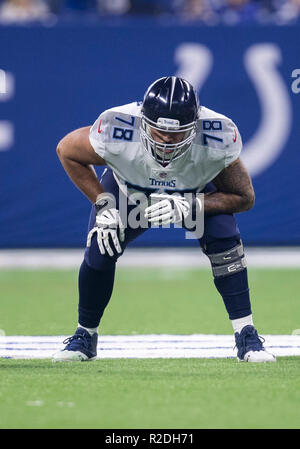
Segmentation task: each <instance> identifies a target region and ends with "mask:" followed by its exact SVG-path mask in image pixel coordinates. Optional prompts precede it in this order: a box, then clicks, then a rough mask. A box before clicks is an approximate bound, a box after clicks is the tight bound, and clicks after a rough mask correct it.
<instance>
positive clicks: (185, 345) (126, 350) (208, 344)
mask: <svg viewBox="0 0 300 449" xmlns="http://www.w3.org/2000/svg"><path fill="white" fill-rule="evenodd" d="M65 338H67V337H66V336H20V335H18V336H6V337H5V336H2V337H0V357H3V358H13V359H48V358H51V356H52V354H53V353H54V352H56V351H58V350H59V349H62V348H63V347H64V345H63V343H62V342H63V340H64V339H65ZM263 338H264V339H265V343H264V346H265V348H266V349H267V350H269V351H270V352H271V353H272V354H274V355H275V356H278V357H285V356H299V355H300V335H263ZM234 345H235V342H234V337H233V335H206V334H194V335H167V334H166V335H165V334H160V335H102V336H100V337H99V343H98V359H107V358H108V359H114V358H234V357H236V350H234Z"/></svg>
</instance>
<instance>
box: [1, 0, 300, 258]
mask: <svg viewBox="0 0 300 449" xmlns="http://www.w3.org/2000/svg"><path fill="white" fill-rule="evenodd" d="M299 17H300V1H299V0H283V1H279V0H261V1H249V0H172V1H171V0H65V1H61V0H47V1H46V0H43V1H42V0H2V1H0V24H1V25H0V74H1V76H0V159H1V160H0V167H1V168H0V170H1V196H0V248H1V249H2V250H4V249H5V250H8V249H12V248H14V249H16V248H23V249H25V248H27V249H32V248H36V249H38V248H82V247H83V246H84V244H85V238H86V228H87V220H88V215H89V209H90V205H89V202H88V201H87V200H86V199H85V198H84V197H83V196H82V195H81V194H80V193H79V192H78V191H77V190H76V188H75V187H74V186H73V185H72V184H71V182H70V181H69V179H68V178H67V176H66V175H65V173H64V171H63V169H62V167H61V165H60V163H59V161H58V158H57V156H56V154H55V149H56V144H57V143H58V141H59V140H60V139H61V138H62V137H63V136H64V135H65V134H66V133H67V132H69V131H71V130H73V129H75V128H77V127H80V126H86V125H88V124H92V123H93V122H94V120H96V118H97V116H98V115H99V114H100V113H101V112H102V111H103V110H105V109H106V108H109V107H112V106H115V105H119V104H125V103H128V102H131V101H136V100H141V99H142V97H143V94H144V91H145V89H146V87H147V86H148V85H149V84H150V83H151V82H152V81H153V80H155V79H156V78H158V77H160V76H165V75H168V74H177V75H181V76H183V77H185V78H187V79H188V80H189V81H190V82H192V83H193V84H194V86H195V87H196V88H197V90H198V92H199V97H200V102H201V103H202V104H203V105H205V106H207V107H209V108H211V109H214V110H216V111H219V112H222V113H223V114H225V115H228V116H229V117H231V118H232V119H233V120H234V121H235V122H236V124H237V125H238V126H239V128H240V131H241V134H242V138H243V141H244V149H243V153H242V158H243V160H244V162H245V163H246V165H247V167H248V169H249V171H250V173H251V175H252V177H253V183H254V187H255V191H256V205H255V207H254V208H253V209H252V210H251V211H250V212H248V213H246V214H240V215H238V217H237V218H238V222H239V225H240V230H241V233H242V235H243V239H244V244H245V246H247V247H253V246H255V247H266V246H268V247H270V246H271V247H274V246H275V247H282V246H285V247H289V248H291V247H293V248H295V247H297V245H299V244H300V227H299V218H300V207H299V206H300V199H299V194H298V192H299V188H298V185H299V182H298V173H299V162H300V155H299V138H300V129H299V126H298V123H297V119H298V117H299V113H300V94H299V90H300V81H299V80H300V78H299V77H300V61H299V54H300V51H299V50H300V41H299V29H300V28H299ZM100 173H101V172H99V174H100ZM195 245H196V243H195V241H194V240H186V239H184V238H183V234H182V231H181V230H178V229H175V230H172V231H161V230H156V231H155V230H151V231H149V232H147V233H145V234H144V236H142V237H141V238H140V239H139V240H137V241H136V242H134V243H133V244H132V245H131V246H132V247H135V248H137V247H140V248H145V247H153V246H154V247H162V246H163V247H178V246H184V247H185V248H186V247H193V246H195ZM2 254H3V253H2ZM5 254H7V253H5ZM1 261H3V257H2V258H1Z"/></svg>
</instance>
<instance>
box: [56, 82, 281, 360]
mask: <svg viewBox="0 0 300 449" xmlns="http://www.w3.org/2000/svg"><path fill="white" fill-rule="evenodd" d="M241 149H242V140H241V136H240V133H239V131H238V128H237V126H236V125H235V124H234V123H233V121H232V120H230V119H229V118H228V117H226V116H224V115H222V114H219V113H217V112H214V111H212V110H210V109H208V108H206V107H204V106H200V105H199V100H198V97H197V94H196V92H195V90H194V88H193V87H192V86H191V84H190V83H189V82H187V81H186V80H184V79H182V78H178V77H175V76H169V77H164V78H160V79H158V80H156V81H155V82H154V83H153V84H151V86H150V87H149V88H148V89H147V91H146V93H145V96H144V100H143V102H134V103H130V104H126V105H123V106H119V107H114V108H112V109H109V110H106V111H104V112H103V113H102V114H101V115H100V116H99V117H98V119H97V120H96V121H95V123H94V124H93V126H87V127H84V128H80V129H77V130H75V131H73V132H71V133H69V134H67V135H66V136H65V137H64V138H63V139H62V140H61V141H60V142H59V144H58V147H57V154H58V157H59V159H60V161H61V163H62V165H63V167H64V169H65V171H66V172H67V174H68V176H69V177H70V179H71V180H72V181H73V182H74V184H75V185H76V186H77V187H78V189H79V190H81V192H82V193H83V194H84V195H85V196H86V197H87V198H88V199H89V200H90V201H91V203H92V209H91V214H90V220H89V232H88V238H87V246H86V249H85V254H84V260H83V262H82V264H81V267H80V270H79V305H78V326H77V329H76V331H75V334H74V335H73V336H71V337H70V338H68V339H67V340H66V341H65V342H64V343H65V344H66V346H65V348H64V349H62V350H61V351H58V352H57V353H55V354H54V355H53V361H87V360H93V359H95V358H96V357H97V341H98V327H99V324H100V320H101V318H102V315H103V312H104V310H105V308H106V306H107V304H108V302H109V300H110V297H111V294H112V290H113V284H114V275H115V266H116V262H117V259H118V257H120V255H121V254H122V253H123V252H124V250H125V248H126V246H127V244H128V243H129V242H131V241H132V240H133V239H135V238H137V237H138V236H139V235H141V234H142V233H143V232H145V231H146V230H147V229H148V228H149V226H151V225H155V226H160V225H162V226H164V225H165V226H168V225H170V224H172V223H183V226H184V220H185V219H186V218H188V217H189V216H193V217H196V220H197V217H198V219H199V220H200V219H201V217H202V218H203V216H204V229H203V233H202V234H201V235H200V236H197V239H198V241H199V245H200V247H201V249H202V250H203V252H204V253H205V254H206V255H207V257H208V259H209V260H210V263H211V267H212V274H213V279H214V283H215V286H216V288H217V290H218V292H219V293H220V295H221V297H222V298H223V301H224V305H225V308H226V311H227V313H228V316H229V319H230V320H231V323H232V327H233V331H234V336H235V342H236V348H237V359H238V360H239V361H247V362H273V361H275V357H274V356H273V355H272V354H270V353H269V352H267V351H266V350H265V348H264V346H263V341H262V340H263V339H262V338H261V337H260V336H259V335H258V333H257V330H256V329H255V327H254V325H253V318H252V311H251V303H250V297H249V286H248V278H247V266H246V260H245V256H244V248H243V244H242V240H241V235H240V232H239V229H238V226H237V223H236V220H235V216H234V214H235V213H238V212H245V211H248V210H249V209H251V208H252V206H253V204H254V199H255V198H254V191H253V186H252V182H251V179H250V176H249V174H248V172H247V170H246V168H245V167H244V165H243V163H242V162H241V160H240V158H239V155H240V152H241ZM103 165H105V166H106V169H105V170H104V173H103V175H102V177H101V179H100V180H99V179H98V177H97V174H96V172H95V170H94V167H93V166H103ZM187 193H192V194H194V197H193V200H192V201H189V200H187V199H186V197H185V194H187ZM135 194H136V195H137V196H138V195H140V196H141V197H144V198H146V199H147V201H146V202H145V201H144V202H143V201H140V203H139V210H140V211H141V216H142V218H143V219H144V222H143V220H141V222H140V225H139V226H136V225H133V224H132V223H130V220H127V218H128V216H129V214H130V211H132V210H133V208H134V207H136V204H137V203H136V204H130V201H128V199H129V198H130V197H131V196H132V195H135ZM199 194H200V195H199ZM124 198H125V200H126V201H127V206H128V207H127V208H126V212H125V215H124V211H123V212H122V209H124V208H123V206H122V204H123V203H124ZM121 203H122V204H121ZM201 213H202V215H201ZM126 214H127V215H126ZM142 222H143V223H145V222H146V224H147V226H144V225H142ZM196 224H197V223H196Z"/></svg>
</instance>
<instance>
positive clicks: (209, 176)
mask: <svg viewBox="0 0 300 449" xmlns="http://www.w3.org/2000/svg"><path fill="white" fill-rule="evenodd" d="M141 106H142V104H141V102H138V103H137V102H135V103H130V104H126V105H124V106H118V107H115V108H112V109H108V110H106V111H104V112H103V113H102V114H101V115H100V116H99V117H98V119H97V120H96V121H95V123H94V124H93V126H92V128H91V130H90V142H91V145H92V147H93V148H94V150H95V152H96V153H97V154H98V155H99V156H101V158H103V159H104V160H105V162H106V164H107V166H108V167H110V168H111V169H112V171H113V173H114V176H115V179H116V181H117V182H118V184H119V186H120V188H121V189H122V190H123V191H127V193H129V194H131V193H134V192H138V191H146V192H149V191H151V190H153V192H154V191H158V190H159V191H162V192H163V191H167V192H168V193H171V192H173V191H174V192H187V191H195V192H201V191H202V190H203V188H204V187H205V185H206V184H207V183H208V182H210V181H211V180H213V179H214V178H215V177H216V176H217V175H218V173H220V172H221V171H222V170H223V169H224V168H225V167H227V166H228V165H230V164H231V163H232V162H233V161H234V160H236V159H237V158H238V157H239V154H240V152H241V149H242V140H241V136H240V133H239V131H238V128H237V126H236V125H235V124H234V123H233V122H232V120H230V119H229V118H228V117H226V116H224V115H222V114H219V113H217V112H214V111H212V110H210V109H208V108H206V107H204V106H201V108H200V111H199V119H198V120H197V125H196V137H195V139H194V141H193V143H192V145H191V147H190V148H189V149H188V151H186V153H185V154H184V155H183V156H181V157H180V158H178V159H175V160H173V161H172V162H171V163H170V164H169V165H167V166H166V167H163V166H162V165H161V164H159V162H157V161H156V160H155V159H154V158H153V157H152V156H151V154H149V153H148V151H147V150H146V149H145V148H144V147H143V145H142V143H141V140H140V121H141ZM125 186H126V189H124V187H125Z"/></svg>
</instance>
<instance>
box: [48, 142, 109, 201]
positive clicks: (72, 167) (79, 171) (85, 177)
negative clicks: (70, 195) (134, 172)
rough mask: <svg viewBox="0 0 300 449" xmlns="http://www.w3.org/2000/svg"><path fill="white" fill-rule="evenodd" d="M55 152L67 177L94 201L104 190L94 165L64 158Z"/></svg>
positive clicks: (58, 152)
mask: <svg viewBox="0 0 300 449" xmlns="http://www.w3.org/2000/svg"><path fill="white" fill-rule="evenodd" d="M57 154H58V157H59V159H60V162H61V164H62V166H63V167H64V169H65V171H66V173H67V174H68V176H69V178H70V179H71V180H72V181H73V183H74V184H75V185H76V187H77V188H78V189H79V190H80V191H81V192H82V193H83V194H84V195H85V196H86V197H87V198H88V199H89V200H90V201H91V202H92V203H95V202H96V198H97V196H98V195H99V194H100V193H102V192H104V189H103V187H102V185H101V184H100V182H99V179H98V177H97V175H96V172H95V170H94V167H93V166H92V165H84V164H81V163H80V162H77V161H74V160H72V159H69V158H66V157H64V155H63V154H61V153H60V151H59V150H58V151H57Z"/></svg>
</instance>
